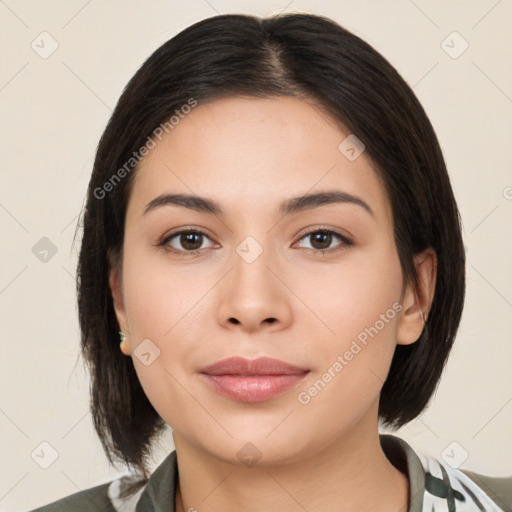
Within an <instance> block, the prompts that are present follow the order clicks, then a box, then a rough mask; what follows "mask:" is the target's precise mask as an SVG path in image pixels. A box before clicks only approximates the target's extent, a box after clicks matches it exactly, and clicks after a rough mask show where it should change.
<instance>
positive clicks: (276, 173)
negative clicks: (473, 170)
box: [131, 97, 390, 217]
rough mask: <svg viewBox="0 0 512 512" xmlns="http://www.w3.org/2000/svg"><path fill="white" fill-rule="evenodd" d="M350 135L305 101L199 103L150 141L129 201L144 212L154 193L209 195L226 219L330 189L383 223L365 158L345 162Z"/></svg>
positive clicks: (379, 190)
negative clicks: (355, 199) (365, 206)
mask: <svg viewBox="0 0 512 512" xmlns="http://www.w3.org/2000/svg"><path fill="white" fill-rule="evenodd" d="M349 135H350V133H349V132H347V131H346V129H345V128H344V127H343V126H342V125H341V123H339V122H337V121H336V120H335V119H333V118H332V117H331V116H330V115H328V114H327V113H326V112H325V110H324V109H322V108H320V106H319V105H317V104H315V103H313V101H309V100H308V101H306V100H303V99H297V98H290V97H275V98H271V99H260V98H248V97H230V98H223V99H219V100H214V101H211V102H209V103H206V104H199V105H198V106H196V107H194V108H193V109H192V110H191V111H190V113H188V114H187V115H184V116H183V117H182V118H180V120H179V122H178V123H176V124H174V125H173V128H172V130H169V133H164V135H163V136H162V140H161V141H159V140H158V139H155V141H156V146H155V147H154V148H153V149H151V150H150V152H149V154H148V155H147V156H146V157H145V158H144V159H143V160H142V161H141V163H140V164H139V168H138V169H137V172H136V174H135V182H134V187H133V190H132V198H131V202H132V201H133V203H134V207H137V208H138V209H143V208H144V206H145V205H146V204H147V203H148V202H149V201H150V200H152V199H153V198H154V197H156V196H157V195H159V194H162V193H169V192H181V193H186V194H195V195H201V196H207V197H212V198H213V197H214V198H215V199H216V200H217V201H218V202H219V203H221V204H222V205H223V210H226V212H227V213H229V211H230V210H232V211H233V213H234V214H235V213H236V214H238V213H239V211H237V210H239V206H241V205H243V206H244V207H245V209H247V207H249V206H250V207H251V211H254V210H253V208H259V207H262V206H263V205H266V206H267V208H268V207H269V206H270V205H272V203H275V205H277V204H278V203H281V202H282V200H283V199H286V198H287V197H290V196H296V195H300V194H306V193H312V192H315V191H320V190H322V191H324V190H332V189H336V190H342V191H343V192H346V193H349V194H353V195H357V196H359V197H362V198H363V199H364V200H365V202H367V203H371V208H372V210H374V211H375V212H376V214H377V215H378V216H384V217H388V216H389V215H390V208H389V204H388V200H387V197H386V194H385V191H384V187H383V185H382V183H381V181H380V179H379V177H378V175H377V173H376V171H375V170H374V168H373V165H372V162H371V161H370V159H369V158H368V157H367V156H366V155H365V153H364V152H363V153H362V154H361V155H360V156H359V157H357V158H356V159H353V158H352V159H349V158H347V156H346V153H344V152H343V151H342V150H343V148H344V146H343V144H345V143H344V141H345V140H346V139H347V137H348V136H349ZM348 140H349V141H350V140H351V139H348ZM340 144H342V150H340ZM356 149H357V148H356ZM349 155H350V154H349ZM224 206H225V208H224Z"/></svg>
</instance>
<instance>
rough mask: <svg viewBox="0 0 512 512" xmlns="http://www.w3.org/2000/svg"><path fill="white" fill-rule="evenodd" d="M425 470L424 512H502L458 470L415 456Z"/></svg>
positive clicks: (427, 457)
mask: <svg viewBox="0 0 512 512" xmlns="http://www.w3.org/2000/svg"><path fill="white" fill-rule="evenodd" d="M417 455H418V456H419V458H420V460H421V463H422V465H423V467H424V469H425V494H424V497H423V511H425V512H506V511H505V510H503V509H502V508H500V507H498V505H497V504H496V503H495V502H494V501H493V500H492V499H491V498H490V497H489V496H488V495H487V494H486V493H485V492H484V491H483V490H482V489H481V488H480V487H478V486H477V485H476V483H475V482H473V481H472V480H471V479H470V478H469V477H467V476H466V475H465V474H464V473H463V472H462V471H460V470H459V469H455V468H452V467H451V466H449V465H448V464H446V463H444V462H441V461H440V460H438V459H435V458H433V457H429V456H427V455H424V454H417Z"/></svg>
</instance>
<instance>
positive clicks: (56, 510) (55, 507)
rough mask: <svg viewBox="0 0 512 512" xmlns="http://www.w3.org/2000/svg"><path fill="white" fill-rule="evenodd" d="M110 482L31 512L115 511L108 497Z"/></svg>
mask: <svg viewBox="0 0 512 512" xmlns="http://www.w3.org/2000/svg"><path fill="white" fill-rule="evenodd" d="M110 484H111V482H108V483H106V484H101V485H97V486H96V487H91V488H89V489H85V490H83V491H79V492H76V493H74V494H71V495H69V496H66V497H65V498H61V499H59V500H57V501H54V502H53V503H49V504H47V505H44V506H43V507H40V508H37V509H34V510H32V511H31V512H70V511H73V512H116V510H115V508H114V507H113V506H112V502H111V500H110V498H109V497H108V488H109V485H110Z"/></svg>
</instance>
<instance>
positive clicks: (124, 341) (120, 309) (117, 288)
mask: <svg viewBox="0 0 512 512" xmlns="http://www.w3.org/2000/svg"><path fill="white" fill-rule="evenodd" d="M108 284H109V286H110V291H111V294H112V302H113V305H114V310H115V313H116V318H117V323H118V324H119V328H120V336H121V338H120V349H121V352H122V353H123V354H125V355H130V354H131V348H130V343H129V339H128V335H127V333H128V323H127V321H126V311H125V307H124V302H123V293H122V286H121V279H120V277H119V272H118V271H116V270H115V269H111V270H110V274H109V280H108Z"/></svg>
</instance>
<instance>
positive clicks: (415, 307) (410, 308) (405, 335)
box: [397, 247, 437, 345]
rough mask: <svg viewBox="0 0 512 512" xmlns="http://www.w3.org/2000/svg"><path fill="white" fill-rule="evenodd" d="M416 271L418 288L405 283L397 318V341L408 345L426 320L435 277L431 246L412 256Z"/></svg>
mask: <svg viewBox="0 0 512 512" xmlns="http://www.w3.org/2000/svg"><path fill="white" fill-rule="evenodd" d="M414 265H415V267H416V272H417V273H418V289H414V288H413V286H412V283H409V284H407V286H406V290H405V293H404V298H403V301H402V312H401V315H400V318H399V320H398V327H397V343H398V344H399V345H410V344H412V343H414V342H415V341H417V340H418V338H419V337H420V336H421V333H422V331H423V328H424V326H425V322H426V321H427V318H428V315H429V312H430V308H431V306H432V301H433V299H434V291H435V286H436V277H437V255H436V253H435V251H434V249H432V248H430V247H429V248H428V249H425V250H424V251H423V252H422V253H420V254H417V255H416V256H415V257H414Z"/></svg>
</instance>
